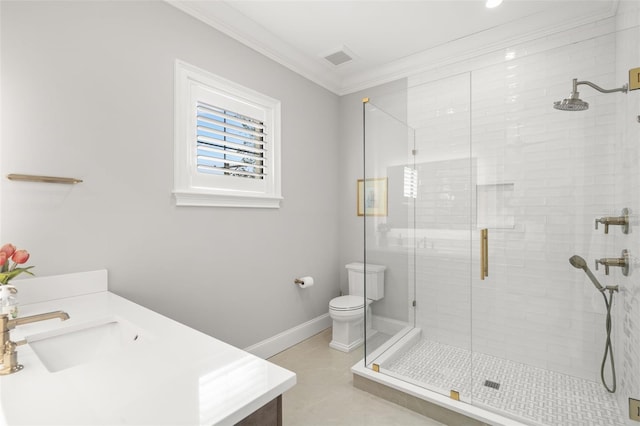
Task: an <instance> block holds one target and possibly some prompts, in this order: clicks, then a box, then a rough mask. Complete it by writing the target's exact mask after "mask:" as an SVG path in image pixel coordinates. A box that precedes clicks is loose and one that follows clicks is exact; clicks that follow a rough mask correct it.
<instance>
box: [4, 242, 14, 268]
mask: <svg viewBox="0 0 640 426" xmlns="http://www.w3.org/2000/svg"><path fill="white" fill-rule="evenodd" d="M0 252H2V253H4V254H5V255H6V256H7V258H10V257H11V256H13V253H15V252H16V246H14V245H13V244H10V243H8V244H5V245H3V246H2V247H0ZM5 260H6V259H5ZM1 264H2V263H0V265H1Z"/></svg>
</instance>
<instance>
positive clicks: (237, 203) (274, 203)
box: [173, 191, 283, 209]
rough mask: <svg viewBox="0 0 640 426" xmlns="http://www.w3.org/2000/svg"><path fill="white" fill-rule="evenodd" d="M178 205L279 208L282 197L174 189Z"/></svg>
mask: <svg viewBox="0 0 640 426" xmlns="http://www.w3.org/2000/svg"><path fill="white" fill-rule="evenodd" d="M173 195H174V196H175V197H176V205H177V206H191V207H245V208H265V209H278V208H280V201H281V200H282V199H283V198H282V197H277V196H272V197H268V196H264V195H239V194H238V195H229V194H213V193H203V192H187V191H174V192H173Z"/></svg>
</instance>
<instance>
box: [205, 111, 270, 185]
mask: <svg viewBox="0 0 640 426" xmlns="http://www.w3.org/2000/svg"><path fill="white" fill-rule="evenodd" d="M265 136H266V133H265V124H264V122H262V121H261V120H259V119H256V118H253V117H247V116H244V115H242V114H239V113H236V112H233V111H229V110H226V109H224V108H222V107H217V106H213V105H208V104H206V103H204V102H198V108H197V147H196V149H197V157H196V158H197V169H198V172H200V173H212V174H218V175H225V176H234V177H244V178H250V179H264V177H265V175H266V173H267V170H266V169H267V165H266V164H265V159H266V152H267V150H266V140H265Z"/></svg>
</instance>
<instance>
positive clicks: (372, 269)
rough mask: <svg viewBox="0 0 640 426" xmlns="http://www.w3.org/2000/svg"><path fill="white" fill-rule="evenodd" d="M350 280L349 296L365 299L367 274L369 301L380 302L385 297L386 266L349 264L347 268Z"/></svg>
mask: <svg viewBox="0 0 640 426" xmlns="http://www.w3.org/2000/svg"><path fill="white" fill-rule="evenodd" d="M345 268H347V275H348V279H349V294H350V295H354V296H363V297H364V286H365V274H366V285H367V299H371V300H379V299H382V298H383V297H384V270H385V269H387V268H386V266H382V265H373V264H371V263H367V266H366V268H365V264H364V263H349V264H348V265H346V266H345Z"/></svg>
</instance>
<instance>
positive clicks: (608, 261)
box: [596, 249, 629, 277]
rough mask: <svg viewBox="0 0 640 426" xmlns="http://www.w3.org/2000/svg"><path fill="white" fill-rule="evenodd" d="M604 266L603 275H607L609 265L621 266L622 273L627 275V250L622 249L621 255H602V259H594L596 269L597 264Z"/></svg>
mask: <svg viewBox="0 0 640 426" xmlns="http://www.w3.org/2000/svg"><path fill="white" fill-rule="evenodd" d="M599 264H600V265H603V266H604V273H605V275H609V267H610V266H618V267H620V268H622V275H624V276H625V277H626V276H628V275H629V251H628V250H626V249H625V250H622V257H604V258H602V259H596V271H597V270H598V265H599Z"/></svg>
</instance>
